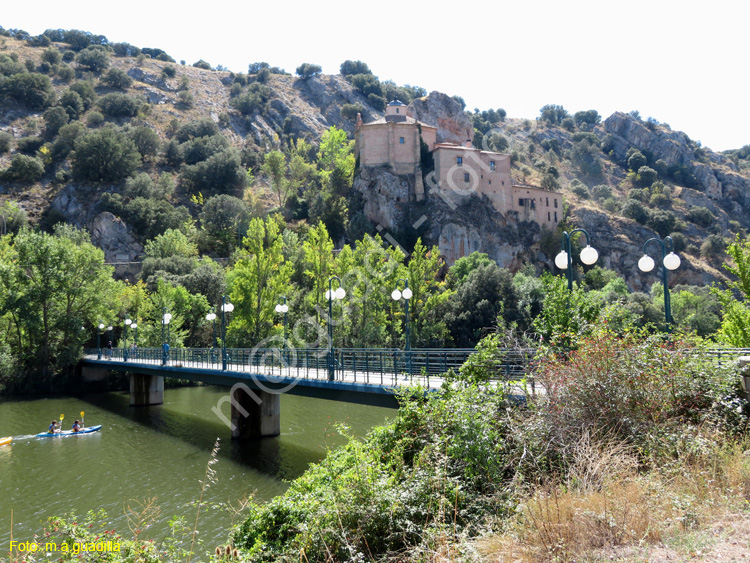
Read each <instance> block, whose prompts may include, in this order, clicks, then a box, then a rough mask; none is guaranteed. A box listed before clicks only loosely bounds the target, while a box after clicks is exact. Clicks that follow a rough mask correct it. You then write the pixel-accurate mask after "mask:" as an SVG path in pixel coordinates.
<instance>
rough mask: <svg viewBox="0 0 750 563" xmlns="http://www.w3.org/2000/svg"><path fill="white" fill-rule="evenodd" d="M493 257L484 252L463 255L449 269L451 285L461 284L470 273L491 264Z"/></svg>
mask: <svg viewBox="0 0 750 563" xmlns="http://www.w3.org/2000/svg"><path fill="white" fill-rule="evenodd" d="M492 262H493V260H492V258H490V257H489V256H487V254H485V253H484V252H472V253H471V254H469V255H468V256H462V257H461V258H459V259H458V260H456V261H455V262H454V263H453V266H451V267H450V269H449V270H448V276H449V279H450V280H451V281H450V285H451V287H454V286H458V285H461V284H462V283H464V281H466V278H468V277H469V274H471V272H473V271H474V270H476V269H477V268H479V267H480V266H484V265H485V264H491V263H492Z"/></svg>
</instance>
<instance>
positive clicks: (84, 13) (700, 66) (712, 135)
mask: <svg viewBox="0 0 750 563" xmlns="http://www.w3.org/2000/svg"><path fill="white" fill-rule="evenodd" d="M2 4H3V5H2V8H0V26H2V27H4V28H5V29H14V28H17V29H23V30H25V31H27V32H29V33H31V34H32V35H38V34H40V33H42V32H43V31H44V30H45V29H49V28H53V29H57V28H60V29H80V30H83V31H90V32H92V33H95V34H100V35H105V36H106V37H107V38H108V39H109V40H110V41H111V42H127V43H131V44H133V45H136V46H138V47H155V48H159V49H163V50H164V51H166V52H167V53H168V54H169V55H170V56H172V57H173V58H174V59H175V60H176V61H178V62H179V61H181V60H185V61H186V62H187V64H192V63H194V62H196V61H198V60H199V59H203V60H205V61H208V62H209V63H210V64H211V65H212V66H216V65H223V66H224V67H226V68H228V69H229V70H232V71H234V72H247V67H248V64H249V63H251V62H257V61H266V62H268V63H269V64H270V65H271V66H278V67H281V68H284V69H286V70H287V71H289V72H292V73H293V72H294V70H295V69H296V68H297V66H299V65H300V64H301V63H304V62H307V63H314V64H318V65H320V66H321V67H322V68H323V72H324V73H326V74H335V73H338V71H339V66H340V64H341V63H342V62H343V61H344V60H347V59H351V60H361V61H364V62H366V63H367V64H368V65H369V67H370V69H371V70H372V71H373V72H374V74H376V75H377V76H378V77H379V78H380V79H381V80H393V81H394V82H395V83H396V84H412V85H416V86H421V87H423V88H425V89H426V90H427V91H428V92H430V91H433V90H438V91H441V92H444V93H446V94H449V95H459V96H461V97H462V98H464V100H465V101H466V107H467V109H469V110H473V109H474V108H478V109H480V110H486V109H490V108H494V109H497V108H504V109H505V110H506V112H507V115H508V117H511V118H528V119H535V118H537V117H538V116H539V110H540V108H541V107H542V106H544V105H546V104H555V105H562V106H563V107H564V108H565V109H566V110H568V112H570V113H571V114H573V113H575V112H576V111H581V110H589V109H595V110H597V111H598V112H599V113H600V114H601V115H602V117H603V118H606V117H607V116H609V115H610V114H612V113H613V112H615V111H624V112H630V111H632V110H637V111H638V112H639V113H640V115H641V116H642V117H643V118H644V119H645V118H647V117H653V118H655V119H656V120H658V121H660V122H662V123H668V124H669V125H670V127H671V128H672V129H673V130H679V131H684V132H685V133H687V135H688V136H689V137H690V138H691V139H693V140H696V141H700V142H701V143H702V145H703V146H705V147H709V148H711V149H713V150H715V151H721V150H727V149H736V148H740V147H742V146H743V145H747V144H750V111H749V110H748V109H747V108H746V109H745V110H743V109H742V108H743V107H745V106H746V105H747V101H748V98H749V96H748V88H749V87H750V76H749V75H748V67H747V53H748V51H749V47H750V39H748V38H750V34H748V32H747V24H748V22H749V21H750V3H748V2H741V1H737V0H731V1H727V0H713V1H712V2H700V3H699V2H697V1H691V0H680V1H673V0H630V1H629V2H627V3H626V2H622V1H620V2H613V1H607V0H595V1H591V0H569V1H568V2H560V1H550V0H517V1H515V2H508V1H507V0H492V1H486V0H475V1H473V2H465V3H464V2H457V3H448V2H424V1H423V2H412V1H411V0H401V1H400V2H393V3H391V2H386V3H383V4H379V3H375V2H357V1H356V0H355V1H351V0H349V1H340V0H327V1H319V2H316V3H313V2H300V1H297V0H285V1H268V0H266V1H264V2H259V1H258V0H250V1H246V2H241V3H240V2H236V1H234V2H230V1H228V0H213V1H212V2H208V3H206V4H197V3H179V4H178V3H177V2H174V1H161V2H159V1H158V0H156V1H154V0H151V1H145V0H127V1H125V2H101V0H97V1H92V0H67V1H66V2H60V0H54V1H53V0H35V1H34V2H23V1H22V0H3V2H2Z"/></svg>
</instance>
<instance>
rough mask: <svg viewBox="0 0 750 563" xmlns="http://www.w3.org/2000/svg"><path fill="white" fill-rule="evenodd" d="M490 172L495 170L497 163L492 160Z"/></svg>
mask: <svg viewBox="0 0 750 563" xmlns="http://www.w3.org/2000/svg"><path fill="white" fill-rule="evenodd" d="M490 170H495V161H494V160H490Z"/></svg>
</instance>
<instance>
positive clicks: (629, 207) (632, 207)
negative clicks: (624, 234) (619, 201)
mask: <svg viewBox="0 0 750 563" xmlns="http://www.w3.org/2000/svg"><path fill="white" fill-rule="evenodd" d="M621 213H622V216H623V217H627V218H628V219H633V221H636V222H638V223H640V224H641V225H645V224H646V222H647V221H648V219H649V212H648V210H647V209H646V208H645V207H643V204H641V202H639V201H636V200H634V199H628V201H626V202H625V204H624V205H623V206H622V210H621Z"/></svg>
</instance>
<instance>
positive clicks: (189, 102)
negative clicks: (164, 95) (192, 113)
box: [177, 90, 195, 109]
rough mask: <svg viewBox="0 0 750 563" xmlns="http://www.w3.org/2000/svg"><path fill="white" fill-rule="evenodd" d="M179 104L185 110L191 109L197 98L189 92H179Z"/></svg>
mask: <svg viewBox="0 0 750 563" xmlns="http://www.w3.org/2000/svg"><path fill="white" fill-rule="evenodd" d="M177 103H178V105H180V106H181V107H182V108H184V109H190V108H192V107H193V105H194V104H195V97H194V96H193V94H192V93H191V92H190V91H189V90H180V91H179V92H177Z"/></svg>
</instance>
